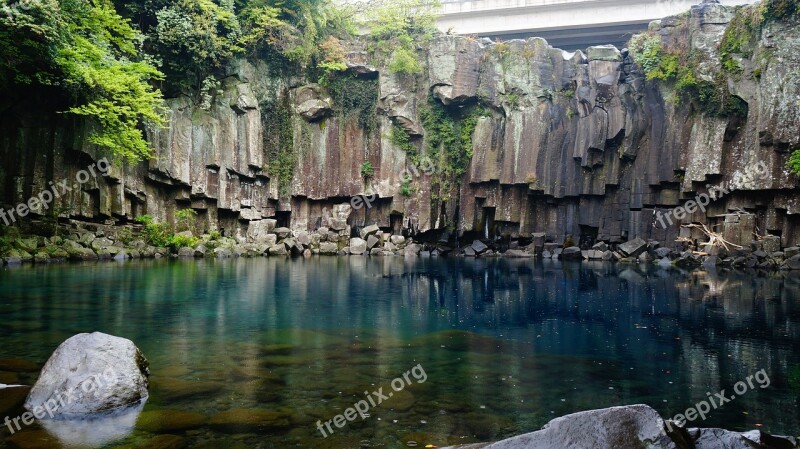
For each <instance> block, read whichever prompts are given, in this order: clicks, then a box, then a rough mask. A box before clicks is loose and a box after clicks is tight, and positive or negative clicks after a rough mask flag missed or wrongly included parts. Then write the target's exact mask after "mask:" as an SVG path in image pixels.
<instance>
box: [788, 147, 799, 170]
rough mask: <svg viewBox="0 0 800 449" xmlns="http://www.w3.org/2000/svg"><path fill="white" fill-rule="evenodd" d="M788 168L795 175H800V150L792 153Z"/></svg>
mask: <svg viewBox="0 0 800 449" xmlns="http://www.w3.org/2000/svg"><path fill="white" fill-rule="evenodd" d="M786 166H787V167H789V169H790V170H791V171H792V172H793V173H795V174H797V175H800V149H797V150H794V151H793V152H792V154H791V155H790V156H789V161H788V162H787V163H786Z"/></svg>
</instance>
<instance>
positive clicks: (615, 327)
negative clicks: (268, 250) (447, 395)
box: [0, 257, 800, 438]
mask: <svg viewBox="0 0 800 449" xmlns="http://www.w3.org/2000/svg"><path fill="white" fill-rule="evenodd" d="M798 289H800V282H798V280H797V279H796V278H787V277H781V276H777V275H776V276H761V277H758V276H750V275H744V274H737V273H718V274H712V273H686V272H680V271H675V270H663V269H658V268H654V267H649V268H643V267H639V266H624V265H616V266H614V265H606V264H600V263H598V264H575V265H572V264H560V263H534V262H533V261H530V260H508V259H483V260H482V259H478V260H467V259H436V258H429V259H424V258H423V259H416V260H414V259H403V258H374V257H373V258H366V257H350V258H312V259H309V260H304V259H292V260H284V259H276V258H270V259H255V260H238V261H213V260H209V261H200V262H195V261H191V262H146V263H131V264H126V265H121V266H119V265H112V264H107V265H89V266H81V267H76V266H53V267H46V268H44V269H42V268H23V269H20V270H17V271H14V272H5V273H2V274H0V297H2V299H3V301H2V303H0V314H3V316H4V317H6V321H5V323H4V324H5V326H3V327H2V328H0V342H2V343H3V347H4V356H21V357H27V358H34V359H39V360H42V361H43V360H44V359H46V358H47V356H49V353H50V351H52V349H53V348H54V347H55V346H56V345H57V344H58V343H59V342H60V341H62V340H63V339H64V338H66V337H68V336H69V335H72V334H74V333H78V332H84V331H89V330H99V331H103V332H107V333H112V334H116V335H121V336H125V337H127V338H131V339H132V340H134V341H136V342H137V343H138V344H139V346H140V347H141V348H142V350H143V351H144V352H145V354H147V355H148V357H149V358H150V359H151V363H152V365H153V366H155V367H159V366H168V367H173V369H174V367H175V366H176V365H180V366H185V367H189V368H193V370H192V371H191V375H192V379H197V378H199V379H204V380H213V381H218V382H221V383H222V382H225V381H227V379H229V376H230V375H231V374H230V369H231V368H230V367H235V369H236V372H238V373H239V375H240V377H243V378H251V377H252V378H259V377H261V376H262V375H263V374H264V373H263V372H262V371H263V369H264V366H263V363H264V361H263V359H264V355H263V354H264V351H265V349H264V347H265V345H274V344H275V342H276V341H279V342H280V343H291V344H294V345H295V346H296V349H292V350H291V353H292V357H295V358H298V359H302V360H303V362H304V364H303V366H308V367H309V368H308V369H306V370H305V371H303V370H300V369H297V368H291V369H290V367H288V366H287V367H283V366H281V367H280V368H275V367H270V369H271V370H277V371H280V370H285V374H282V376H283V377H282V378H281V379H280V382H281V385H284V387H282V388H281V389H277V388H274V387H272V386H271V387H270V388H269V389H264V388H262V387H263V386H262V385H261V384H257V383H252V382H250V383H235V384H233V386H232V387H231V388H232V389H234V390H235V391H236V392H237V394H241V395H243V396H244V397H247V398H251V399H252V400H253V401H256V402H258V403H262V402H263V401H266V400H267V399H269V401H270V402H274V401H279V402H283V403H285V405H286V406H287V407H290V408H296V407H300V406H301V405H300V404H306V403H307V404H312V403H314V401H316V400H318V398H319V397H320V395H323V394H326V392H329V390H331V389H341V388H342V386H345V387H346V388H352V389H354V390H355V389H358V388H361V390H358V391H357V392H356V393H360V392H361V391H362V390H363V385H369V384H370V383H371V382H374V378H375V376H377V375H380V376H382V378H386V377H388V376H394V375H396V374H397V371H398V370H402V369H407V368H409V367H410V366H413V365H414V364H416V363H419V360H428V363H430V370H431V377H432V380H431V382H432V383H431V385H437V384H435V383H434V382H437V380H436V379H437V374H438V378H439V379H440V380H441V379H444V378H446V379H447V382H445V383H444V385H443V386H442V385H437V387H436V388H437V390H436V391H434V388H433V387H430V389H431V391H430V392H429V393H428V394H429V395H430V398H429V400H430V401H431V403H435V402H436V401H441V399H442V398H441V396H440V393H438V388H449V386H451V385H458V386H459V388H461V389H462V390H458V391H454V392H452V394H453V396H455V397H460V396H463V395H464V394H467V395H468V396H467V397H468V398H470V400H472V398H475V399H474V401H476V402H475V403H476V404H478V405H482V404H489V403H491V401H492V398H493V397H496V396H498V395H500V394H502V395H506V396H507V397H506V396H504V398H505V399H504V404H505V405H503V407H505V408H506V409H508V410H512V409H513V408H514V407H517V408H519V410H520V411H521V412H526V413H532V410H544V411H545V412H546V413H547V414H546V416H544V417H542V418H541V419H548V418H549V417H551V414H550V412H551V411H554V412H555V413H558V414H563V413H568V412H571V411H574V410H575V409H580V408H584V407H592V406H601V405H602V406H604V405H613V404H618V403H622V402H632V401H644V402H648V403H649V404H650V405H652V406H654V407H656V408H657V409H658V410H659V411H660V412H661V413H662V414H664V415H665V416H666V415H672V414H674V413H677V412H680V411H683V410H685V409H686V408H687V407H688V406H690V405H692V404H694V403H695V402H696V401H698V400H701V399H703V398H705V396H706V392H716V391H719V390H720V389H722V388H727V389H729V390H730V388H731V386H732V384H734V383H735V382H737V381H739V380H742V379H744V378H745V377H746V376H747V375H750V374H752V373H754V372H755V371H757V370H759V369H762V368H764V369H766V370H767V372H768V373H769V375H770V378H771V380H772V386H771V387H770V388H769V389H768V390H764V391H763V392H762V391H757V392H753V393H751V394H750V395H749V396H746V397H744V398H742V399H737V400H736V401H735V402H733V403H731V404H728V405H727V406H726V407H725V409H724V410H723V411H721V412H719V413H723V415H722V416H721V417H720V415H716V419H717V425H724V424H725V423H726V422H730V423H736V424H735V425H736V426H744V425H746V424H748V423H749V422H750V421H748V419H749V418H743V413H745V412H747V413H748V415H747V416H754V417H755V416H769V417H770V419H771V422H770V424H771V425H773V426H774V428H779V429H798V428H800V418H799V416H800V413H799V412H798V404H797V393H796V392H791V391H789V389H788V379H787V376H788V372H789V371H790V370H791V369H793V367H795V366H797V365H798V363H800V354H798V352H797V351H796V349H795V348H798V347H800V332H799V329H800V294H798V293H800V292H798ZM453 329H459V330H464V331H469V332H470V334H469V335H471V336H464V334H446V333H443V332H446V331H452V330H453ZM312 330H313V331H314V332H308V331H312ZM479 334H482V335H483V337H479ZM278 336H280V338H281V339H283V340H280V339H278ZM425 336H430V337H425ZM486 337H493V338H489V339H487V338H486ZM421 338H422V340H420V339H421ZM425 338H427V339H425ZM454 339H455V340H457V341H459V342H460V343H459V344H461V345H462V346H463V347H464V349H465V350H469V358H467V355H465V354H463V353H459V354H458V356H459V357H465V358H464V359H463V361H462V362H461V363H455V362H454V361H453V360H451V359H450V358H448V357H443V355H442V353H443V352H444V355H447V354H448V351H450V349H451V348H450V347H449V346H448V345H450V344H452V343H453V341H454ZM462 340H463V341H462ZM31 342H35V343H36V344H31ZM498 342H504V343H503V344H501V343H498ZM309 348H311V349H309ZM405 348H410V349H405ZM271 350H274V349H271ZM271 357H273V358H276V357H283V355H280V354H279V355H277V356H274V355H273V356H271ZM292 360H293V359H292ZM356 360H363V362H364V363H363V366H359V369H358V370H357V371H356V372H357V373H358V377H355V378H354V377H353V376H354V374H353V371H352V370H350V371H347V370H345V368H346V366H347V365H348V364H350V365H352V364H354V363H355V361H356ZM434 360H435V361H434ZM459 360H461V359H459ZM558 360H561V362H558ZM278 361H280V362H281V363H283V360H282V359H276V363H277V362H278ZM343 361H346V363H344V362H343ZM557 363H563V364H564V366H552V365H553V364H557ZM312 364H313V370H312ZM436 364H439V365H440V367H439V368H438V369H439V372H440V373H445V374H439V373H437V365H436ZM485 364H495V365H501V366H499V367H498V368H496V370H504V371H507V372H508V373H512V374H513V376H514V378H516V379H521V381H520V383H519V384H517V386H513V387H512V386H509V387H508V389H503V388H500V387H501V386H499V385H487V384H486V381H485V380H484V379H485V378H486V377H485V374H486V372H487V369H486V368H485V367H484V366H483V365H485ZM364 367H369V368H364ZM426 368H427V366H426ZM367 369H368V370H369V371H365V370H367ZM308 370H312V371H308ZM310 372H311V373H313V374H314V375H313V376H309V373H310ZM558 373H562V375H564V376H569V377H565V379H562V378H560V377H557V376H558ZM158 374H161V375H162V376H163V375H164V373H158ZM476 375H483V376H484V377H481V378H480V379H478V380H476ZM550 377H555V378H550ZM321 379H323V380H325V379H327V380H325V383H321V382H323V380H321ZM344 379H355V380H351V381H350V382H352V383H353V385H349V384H347V385H345V381H344ZM570 379H572V382H582V386H581V388H584V389H585V390H586V391H587V393H585V394H581V393H580V392H579V391H577V390H576V391H573V388H572V387H573V385H574V384H569V383H568V382H569V381H570ZM589 382H592V384H589ZM301 387H302V388H301ZM611 387H613V388H616V389H615V390H609V388H611ZM267 390H269V394H267V393H265V391H267ZM603 391H605V393H603ZM465 392H466V393H465ZM501 392H502V393H501ZM437 395H439V396H437ZM419 396H420V398H418V399H419V400H422V399H421V398H422V397H423V395H422V394H420V395H419ZM564 397H566V399H567V402H566V403H562V402H561V398H564ZM265 398H267V399H265ZM156 399H157V397H156ZM522 399H524V400H525V401H526V402H525V403H524V406H523V405H519V401H520V400H522ZM348 400H349V399H348ZM667 400H668V402H662V401H667ZM303 401H305V402H303ZM345 402H346V401H345ZM351 402H352V401H351ZM515 403H516V404H517V405H513V404H515ZM563 404H566V405H563ZM473 405H474V404H473ZM562 406H563V408H560V407H562ZM476 407H477V405H476ZM414 410H416V409H414ZM779 410H784V411H785V412H777V411H779ZM487 413H489V412H487ZM492 413H494V414H495V415H497V412H496V411H495V412H492ZM490 414H491V413H490ZM541 419H540V418H536V419H535V420H532V421H531V422H532V423H533V422H535V423H536V424H537V425H540V424H541V423H542V422H543V421H541ZM459 425H460V424H459ZM750 425H752V423H750ZM474 427H480V426H477V425H476V426H474ZM728 427H731V425H728ZM472 428H473V427H469V429H472ZM459 429H460V428H459ZM494 436H497V435H492V437H494ZM488 437H489V436H487V438H488Z"/></svg>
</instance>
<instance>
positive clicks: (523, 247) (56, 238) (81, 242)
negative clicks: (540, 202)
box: [0, 219, 800, 271]
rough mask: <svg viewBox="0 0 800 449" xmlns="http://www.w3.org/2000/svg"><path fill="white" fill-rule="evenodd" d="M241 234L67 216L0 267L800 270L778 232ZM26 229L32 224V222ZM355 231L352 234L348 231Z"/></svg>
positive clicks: (21, 240)
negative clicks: (498, 237)
mask: <svg viewBox="0 0 800 449" xmlns="http://www.w3.org/2000/svg"><path fill="white" fill-rule="evenodd" d="M262 223H264V226H261V227H258V228H253V227H251V230H252V232H248V233H247V234H246V235H244V236H236V237H229V236H223V235H221V234H219V233H203V234H199V235H195V234H194V233H193V232H192V231H188V230H187V231H183V232H178V233H176V234H175V235H176V236H179V237H182V238H183V239H184V240H183V241H189V242H193V244H191V245H188V246H172V247H167V246H154V245H152V244H150V243H148V241H147V237H146V235H145V233H144V232H143V226H141V225H126V226H116V225H105V224H99V223H87V222H80V221H76V220H70V221H69V222H68V223H66V224H63V225H61V226H60V227H59V228H58V231H57V232H54V233H51V234H55V235H51V236H42V235H35V234H22V233H21V232H20V231H19V229H18V228H4V230H3V232H4V234H5V235H4V236H3V237H2V239H3V241H4V242H5V247H3V248H0V260H2V263H3V265H12V266H13V265H20V264H24V263H35V264H47V263H58V262H67V261H95V260H117V261H121V260H129V259H160V258H170V257H173V258H183V259H189V258H217V259H226V258H234V257H261V256H277V257H288V256H303V257H310V256H314V255H322V256H336V255H339V256H347V255H353V256H362V255H369V256H403V257H415V256H420V257H438V256H451V257H453V256H454V257H471V258H478V257H480V258H487V257H507V258H532V259H538V260H562V261H600V262H618V263H636V264H655V265H658V266H661V267H665V268H666V267H671V266H674V267H677V268H681V269H694V268H703V269H716V268H732V269H751V270H764V271H775V270H780V271H789V270H800V247H796V246H794V247H788V248H781V245H780V238H779V237H777V236H769V235H768V236H764V237H761V238H760V239H758V240H752V241H751V242H750V243H749V245H747V246H743V247H738V246H736V247H732V246H731V247H726V246H725V245H711V244H703V243H698V244H693V243H691V242H687V241H677V242H671V243H670V244H666V243H662V242H657V241H654V240H651V241H645V240H643V239H641V238H635V239H633V240H629V241H627V242H624V243H621V244H610V243H606V242H598V243H595V244H593V245H589V244H584V245H583V246H582V247H581V246H577V245H574V243H573V242H572V241H571V240H567V242H554V241H552V240H553V239H551V238H549V237H548V236H547V235H546V234H545V233H534V234H533V235H532V236H531V237H530V238H529V239H516V240H509V241H484V240H480V239H476V240H474V241H472V242H471V243H463V244H459V243H458V242H448V241H444V240H440V241H437V242H426V241H422V240H421V241H415V240H414V239H413V238H411V237H405V236H403V235H399V234H393V233H391V232H387V231H385V230H382V229H381V228H380V227H379V226H378V225H370V226H366V227H363V228H361V229H359V230H357V231H356V232H353V230H352V229H351V227H350V226H349V225H347V224H346V220H345V219H341V220H338V219H329V220H328V221H327V224H328V225H329V226H326V227H321V228H319V229H317V230H316V231H313V232H308V231H304V230H291V229H289V228H286V227H276V224H277V223H276V221H275V220H262ZM31 229H33V228H32V227H31ZM353 235H357V236H353Z"/></svg>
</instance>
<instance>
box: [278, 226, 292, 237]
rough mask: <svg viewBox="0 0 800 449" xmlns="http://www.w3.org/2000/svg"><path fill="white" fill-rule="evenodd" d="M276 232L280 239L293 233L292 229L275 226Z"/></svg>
mask: <svg viewBox="0 0 800 449" xmlns="http://www.w3.org/2000/svg"><path fill="white" fill-rule="evenodd" d="M274 232H275V234H276V235H277V236H278V240H283V239H285V238H287V237H289V236H290V235H292V231H291V229H289V228H275V230H274Z"/></svg>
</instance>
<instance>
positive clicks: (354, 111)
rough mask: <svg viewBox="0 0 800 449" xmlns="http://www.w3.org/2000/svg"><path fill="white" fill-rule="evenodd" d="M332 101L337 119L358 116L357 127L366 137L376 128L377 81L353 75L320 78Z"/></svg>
mask: <svg viewBox="0 0 800 449" xmlns="http://www.w3.org/2000/svg"><path fill="white" fill-rule="evenodd" d="M321 81H322V84H323V85H325V86H326V87H327V88H328V91H329V92H330V94H331V98H332V99H333V108H334V112H335V113H336V115H338V116H339V117H349V116H352V115H358V125H359V126H360V127H361V128H363V129H364V131H365V132H366V134H367V135H369V134H371V133H372V132H373V131H374V130H375V129H377V127H378V116H377V113H376V110H375V109H376V106H377V104H378V80H377V79H365V78H359V77H358V76H356V75H355V74H349V73H341V74H339V73H337V74H335V75H334V74H328V75H325V76H323V77H322V78H321Z"/></svg>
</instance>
